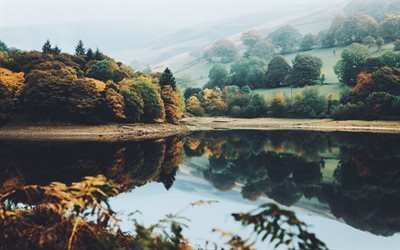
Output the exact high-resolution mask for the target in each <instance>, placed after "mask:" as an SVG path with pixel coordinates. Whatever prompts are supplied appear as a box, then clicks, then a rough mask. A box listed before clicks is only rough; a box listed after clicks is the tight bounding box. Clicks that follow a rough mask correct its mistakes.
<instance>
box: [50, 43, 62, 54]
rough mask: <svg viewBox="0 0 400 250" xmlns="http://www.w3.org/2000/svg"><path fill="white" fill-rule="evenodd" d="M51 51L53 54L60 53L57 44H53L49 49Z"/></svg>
mask: <svg viewBox="0 0 400 250" xmlns="http://www.w3.org/2000/svg"><path fill="white" fill-rule="evenodd" d="M51 52H52V53H53V54H56V55H58V54H60V53H61V49H60V48H59V47H58V45H56V46H54V48H53V49H51Z"/></svg>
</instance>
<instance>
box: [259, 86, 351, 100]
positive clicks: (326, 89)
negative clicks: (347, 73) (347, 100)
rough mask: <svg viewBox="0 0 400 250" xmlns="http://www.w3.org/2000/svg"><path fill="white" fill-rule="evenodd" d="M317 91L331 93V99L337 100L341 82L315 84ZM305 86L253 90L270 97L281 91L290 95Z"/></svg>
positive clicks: (341, 87) (324, 93)
mask: <svg viewBox="0 0 400 250" xmlns="http://www.w3.org/2000/svg"><path fill="white" fill-rule="evenodd" d="M315 87H316V88H318V91H319V92H320V93H321V94H322V95H324V96H328V95H330V94H332V96H333V99H335V100H339V98H340V91H341V90H342V89H343V88H344V87H343V86H342V85H341V84H326V85H316V86H315ZM305 88H307V87H303V88H290V87H282V88H274V89H255V90H253V92H255V93H258V94H260V95H263V96H266V97H272V96H273V95H275V94H276V93H282V94H283V95H285V96H287V97H290V96H292V95H293V96H294V95H295V94H296V93H298V92H301V91H302V90H304V89H305Z"/></svg>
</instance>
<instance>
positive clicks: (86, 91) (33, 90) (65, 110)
mask: <svg viewBox="0 0 400 250" xmlns="http://www.w3.org/2000/svg"><path fill="white" fill-rule="evenodd" d="M74 72H75V71H74V69H72V68H71V67H68V66H65V67H64V68H63V69H61V70H46V71H43V70H33V71H32V72H31V73H29V74H28V75H27V76H26V84H25V88H24V91H23V109H24V110H26V111H27V113H28V114H29V115H31V116H32V117H34V118H44V119H55V120H73V121H89V120H91V118H92V117H91V116H92V115H93V113H95V110H96V108H97V107H98V105H99V104H100V102H101V96H100V93H99V92H98V91H97V89H96V85H95V84H94V83H93V82H92V81H88V80H85V79H81V78H78V77H77V76H76V74H74Z"/></svg>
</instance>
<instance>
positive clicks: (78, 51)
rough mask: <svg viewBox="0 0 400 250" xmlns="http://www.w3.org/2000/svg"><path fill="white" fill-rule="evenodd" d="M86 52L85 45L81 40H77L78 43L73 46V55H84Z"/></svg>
mask: <svg viewBox="0 0 400 250" xmlns="http://www.w3.org/2000/svg"><path fill="white" fill-rule="evenodd" d="M85 53H86V49H85V45H84V44H83V41H82V40H79V41H78V44H77V45H76V46H75V55H77V56H84V55H85Z"/></svg>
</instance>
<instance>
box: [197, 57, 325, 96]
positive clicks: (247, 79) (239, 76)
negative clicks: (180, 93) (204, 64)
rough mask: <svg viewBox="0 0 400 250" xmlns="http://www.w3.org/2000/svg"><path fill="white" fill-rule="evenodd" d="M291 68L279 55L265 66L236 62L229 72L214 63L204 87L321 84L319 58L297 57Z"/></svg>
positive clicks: (257, 62)
mask: <svg viewBox="0 0 400 250" xmlns="http://www.w3.org/2000/svg"><path fill="white" fill-rule="evenodd" d="M292 64H293V67H291V66H290V65H289V63H288V62H287V61H286V59H285V58H283V57H282V56H279V55H277V56H274V57H273V58H272V59H271V60H270V61H269V63H268V65H267V63H266V62H265V61H264V60H262V59H259V58H251V59H249V60H238V61H236V62H235V63H233V64H232V66H231V68H230V71H229V72H228V70H227V68H226V67H225V65H222V64H216V65H214V66H213V67H212V68H211V69H210V72H209V75H208V78H209V81H208V83H207V84H206V85H205V86H204V87H205V88H214V87H216V86H218V87H220V88H223V87H224V86H228V85H236V86H239V87H243V86H249V87H250V88H252V89H257V88H277V87H285V86H291V87H304V86H306V85H316V84H323V83H324V82H325V76H324V75H323V74H322V75H321V68H322V65H323V62H322V60H321V59H320V58H318V57H316V56H312V55H308V54H298V55H296V57H295V58H294V59H293V62H292Z"/></svg>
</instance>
